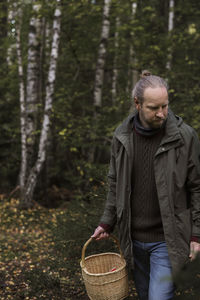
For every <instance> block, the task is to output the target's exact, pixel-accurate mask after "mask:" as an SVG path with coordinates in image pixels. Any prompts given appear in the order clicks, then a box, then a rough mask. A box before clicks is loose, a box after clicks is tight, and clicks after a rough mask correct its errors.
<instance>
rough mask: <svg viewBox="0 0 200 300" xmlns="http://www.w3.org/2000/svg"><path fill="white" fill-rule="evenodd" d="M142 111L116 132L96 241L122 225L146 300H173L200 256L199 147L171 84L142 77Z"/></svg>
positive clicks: (138, 90) (137, 91) (138, 94)
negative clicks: (177, 279)
mask: <svg viewBox="0 0 200 300" xmlns="http://www.w3.org/2000/svg"><path fill="white" fill-rule="evenodd" d="M133 98H134V101H135V105H136V109H137V112H136V113H134V114H133V115H130V116H129V117H128V118H127V119H126V120H125V121H124V122H123V123H122V124H121V125H120V126H119V127H118V128H117V129H116V131H115V134H114V137H113V141H112V150H111V161H110V169H109V174H108V178H109V192H108V198H107V202H106V206H105V210H104V213H103V216H102V218H101V221H100V224H99V226H98V227H97V228H96V230H95V232H94V234H93V235H92V237H93V238H95V239H96V240H100V239H102V238H106V237H108V236H109V233H110V232H111V231H112V230H113V228H114V226H115V224H116V223H117V224H118V229H119V239H120V244H121V248H122V251H123V254H124V256H125V258H126V261H127V265H128V266H129V267H131V268H133V269H134V280H135V285H136V289H137V292H138V295H139V298H140V299H141V300H170V299H172V298H173V295H174V284H173V280H172V276H173V275H174V274H176V273H177V272H178V271H179V270H180V268H181V266H183V264H185V263H186V262H187V261H188V260H189V258H190V259H194V258H195V256H196V254H197V252H199V251H200V244H199V237H200V143H199V140H198V137H197V135H196V133H195V131H194V130H193V129H192V128H191V127H190V126H188V125H186V124H185V123H184V122H183V120H182V119H181V118H180V117H178V116H175V115H174V114H173V113H172V112H171V111H170V110H169V109H168V89H167V84H166V82H165V81H164V80H163V79H162V78H161V77H158V76H154V75H151V74H150V73H149V72H143V75H142V76H141V79H140V80H139V81H138V82H137V84H136V86H135V88H134V90H133Z"/></svg>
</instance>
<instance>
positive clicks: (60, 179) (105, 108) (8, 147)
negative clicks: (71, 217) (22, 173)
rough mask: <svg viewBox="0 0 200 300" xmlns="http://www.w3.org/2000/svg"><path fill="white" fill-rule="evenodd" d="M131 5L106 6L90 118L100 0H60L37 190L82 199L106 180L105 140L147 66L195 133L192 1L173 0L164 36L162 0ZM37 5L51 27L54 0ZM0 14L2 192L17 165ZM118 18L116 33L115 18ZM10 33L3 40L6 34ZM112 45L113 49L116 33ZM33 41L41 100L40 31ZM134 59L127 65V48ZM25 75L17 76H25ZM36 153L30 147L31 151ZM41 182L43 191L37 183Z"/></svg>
mask: <svg viewBox="0 0 200 300" xmlns="http://www.w3.org/2000/svg"><path fill="white" fill-rule="evenodd" d="M133 2H135V1H132V0H120V1H116V0H113V1H112V5H111V15H110V35H109V40H108V44H107V54H106V64H105V74H104V84H103V94H102V97H103V98H102V103H103V105H102V108H100V109H99V111H98V113H97V114H96V117H95V118H94V115H95V111H94V107H93V88H94V78H95V69H96V61H97V55H98V47H99V43H100V33H101V24H102V11H103V3H104V1H102V0H96V1H90V0H70V1H66V0H63V1H62V3H61V5H62V14H63V15H62V25H61V28H62V29H61V43H60V50H59V58H58V67H57V77H56V89H55V95H54V104H53V111H52V125H51V132H50V137H51V138H50V144H51V145H50V146H49V147H48V150H47V163H46V170H44V175H43V176H44V177H45V180H41V184H40V186H39V188H40V189H45V188H47V189H48V188H51V187H52V186H53V185H56V186H58V187H60V188H62V187H65V188H67V189H68V190H71V191H73V192H75V194H76V195H77V197H78V195H81V194H84V196H83V198H85V199H87V198H88V194H89V193H90V189H91V187H93V186H94V185H100V184H101V183H100V182H106V173H107V169H108V164H109V152H110V143H111V139H112V134H113V131H114V130H115V128H116V126H117V125H118V124H119V123H120V122H121V121H122V119H124V118H125V116H126V115H127V114H128V113H129V109H130V107H131V99H130V94H131V90H130V86H131V83H130V80H131V78H130V73H131V71H132V69H135V70H136V71H138V72H139V73H140V72H141V70H143V69H150V70H151V72H153V73H154V74H158V75H161V76H163V77H165V78H167V79H168V82H169V86H170V105H171V108H172V109H173V110H174V111H175V113H177V114H179V115H181V116H182V117H183V119H184V120H185V121H186V122H188V123H189V124H190V125H191V126H193V127H194V128H195V129H196V130H197V132H198V133H200V114H199V111H200V105H199V96H200V89H199V47H200V45H199V43H200V38H199V30H200V18H199V14H200V13H199V12H200V4H199V2H198V1H195V0H192V1H189V0H179V1H176V3H175V17H174V29H173V31H172V32H171V34H170V35H169V34H168V17H169V8H168V1H158V0H151V1H147V0H145V1H137V11H136V14H135V16H133V14H132V4H133ZM38 3H40V4H41V5H42V7H41V10H40V17H41V18H42V20H43V25H45V26H47V23H49V24H50V26H51V25H52V21H53V11H54V8H55V3H56V2H55V1H49V2H46V1H38ZM18 4H19V5H21V7H22V11H23V17H22V20H21V22H22V27H21V39H22V43H21V49H22V53H23V67H24V76H25V78H26V66H27V50H28V49H27V48H28V44H27V42H28V34H29V30H30V27H29V21H30V17H31V16H32V9H31V2H30V1H22V2H19V3H18ZM1 8H2V9H1V10H0V11H1V14H0V27H1V35H0V39H1V46H0V48H1V51H0V62H1V70H0V119H1V126H0V136H1V138H0V147H1V152H0V153H1V154H0V167H1V184H0V188H1V189H4V188H6V189H9V188H10V187H11V186H14V185H15V184H16V183H17V181H18V173H19V167H20V160H21V157H20V150H21V149H20V147H21V145H20V110H19V81H18V65H17V59H16V50H15V48H13V52H12V65H11V66H10V67H8V65H7V59H6V58H7V50H8V47H9V46H10V45H13V44H14V43H15V23H13V24H12V25H10V26H5V24H6V16H7V2H6V1H5V2H2V4H1ZM117 17H118V18H119V24H118V28H116V18H117ZM11 29H12V30H13V31H12V34H11V35H9V39H8V38H7V36H8V35H7V32H9V33H10V30H11ZM116 31H117V32H118V42H119V46H118V48H117V49H116V48H115V33H116ZM41 32H42V33H41V38H40V47H41V48H40V51H41V57H40V74H39V81H40V85H41V91H40V92H41V95H40V97H41V99H44V96H45V85H46V75H47V71H48V66H49V60H48V58H49V50H48V49H46V48H45V47H46V46H45V35H44V33H45V27H44V28H43V30H42V31H41ZM131 47H133V50H134V54H133V58H135V60H134V62H133V61H131V60H130V48H131ZM170 52H171V55H172V64H171V65H172V69H171V70H170V71H168V70H167V69H166V63H167V60H168V54H169V53H170ZM114 61H115V62H116V67H117V70H118V79H117V97H116V101H115V102H112V100H111V99H112V95H111V90H112V89H111V87H112V76H113V64H114ZM25 78H24V79H25ZM43 104H44V103H43V101H41V102H40V104H39V106H38V108H39V115H38V128H37V130H36V134H37V137H39V134H40V130H41V128H40V127H41V122H42V116H43ZM36 151H37V147H36ZM44 182H46V187H45V186H44Z"/></svg>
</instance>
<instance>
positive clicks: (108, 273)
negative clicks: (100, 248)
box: [80, 252, 126, 277]
mask: <svg viewBox="0 0 200 300" xmlns="http://www.w3.org/2000/svg"><path fill="white" fill-rule="evenodd" d="M108 254H109V255H110V254H111V255H113V254H114V255H116V256H118V257H119V258H120V259H121V260H122V262H123V263H124V264H123V266H121V267H120V268H119V269H117V270H115V271H113V272H105V273H91V272H88V271H87V268H86V267H84V268H83V266H82V260H81V262H80V265H81V269H82V270H83V271H84V272H85V273H86V274H87V275H89V276H96V277H101V276H106V275H110V274H116V273H117V272H119V271H121V270H123V269H124V268H125V267H126V261H125V259H124V258H122V257H121V255H120V254H119V253H115V252H105V253H99V254H93V255H90V256H87V257H86V258H85V261H86V260H87V259H89V258H91V257H97V256H103V255H108Z"/></svg>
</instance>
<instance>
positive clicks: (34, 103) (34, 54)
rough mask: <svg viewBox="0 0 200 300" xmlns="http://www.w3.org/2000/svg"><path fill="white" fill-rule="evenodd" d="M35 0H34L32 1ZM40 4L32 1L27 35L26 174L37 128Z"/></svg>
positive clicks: (30, 164) (30, 163)
mask: <svg viewBox="0 0 200 300" xmlns="http://www.w3.org/2000/svg"><path fill="white" fill-rule="evenodd" d="M34 2H36V1H34ZM40 9H41V5H40V4H36V3H33V16H32V18H31V20H30V29H29V36H28V64H27V79H26V114H27V116H26V142H27V155H28V157H27V174H28V173H29V171H30V169H31V167H32V163H33V159H34V149H35V140H36V129H37V115H38V114H37V112H38V104H39V103H38V99H39V81H40V80H39V66H40V64H39V57H40V52H39V37H40V36H41V25H42V23H41V18H40V17H39V14H40Z"/></svg>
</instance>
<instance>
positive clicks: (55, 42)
mask: <svg viewBox="0 0 200 300" xmlns="http://www.w3.org/2000/svg"><path fill="white" fill-rule="evenodd" d="M60 30H61V8H60V3H59V1H57V7H56V9H55V13H54V21H53V28H52V44H51V54H50V62H49V71H48V78H47V83H46V93H45V107H44V115H43V123H42V128H41V134H40V141H39V149H38V154H37V159H36V161H35V163H34V165H33V167H32V168H31V169H30V170H29V173H28V172H27V158H28V154H27V144H26V142H27V131H26V124H27V118H26V115H27V106H26V104H27V103H26V101H25V96H24V90H25V88H24V83H23V80H22V79H21V80H20V108H21V142H22V166H21V172H20V190H21V206H22V207H30V206H31V205H32V200H33V193H34V190H35V186H36V183H37V179H38V175H39V173H40V172H41V169H42V166H43V164H44V161H45V158H46V145H47V140H48V132H49V126H50V116H51V111H52V104H53V95H54V85H55V79H56V67H57V58H58V47H59V40H60ZM17 49H18V68H19V77H20V78H23V68H22V55H21V50H20V30H19V31H18V34H17ZM33 56H34V55H33ZM34 64H35V61H34V63H33V65H34ZM33 65H31V66H30V69H31V67H33ZM34 75H35V74H34ZM30 78H31V77H30ZM34 83H35V79H33V81H32V84H30V86H29V87H30V90H29V92H30V91H35V87H33V84H34ZM27 89H28V88H27ZM28 113H29V110H28Z"/></svg>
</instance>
